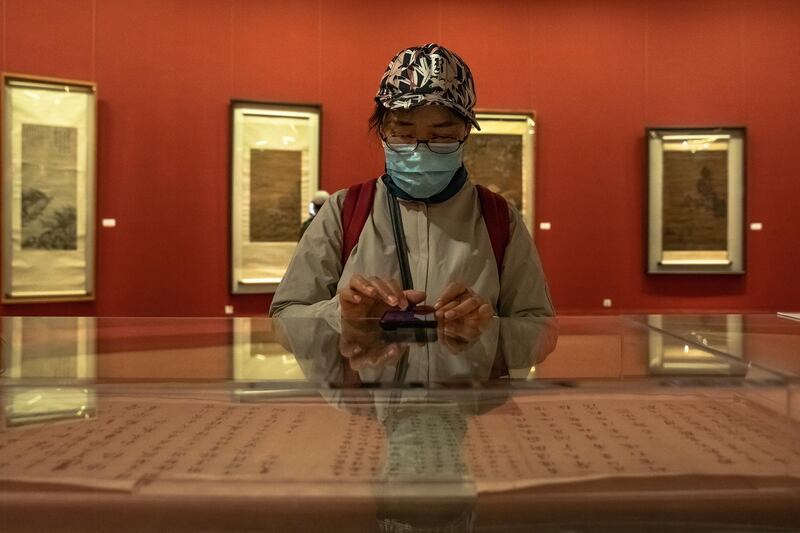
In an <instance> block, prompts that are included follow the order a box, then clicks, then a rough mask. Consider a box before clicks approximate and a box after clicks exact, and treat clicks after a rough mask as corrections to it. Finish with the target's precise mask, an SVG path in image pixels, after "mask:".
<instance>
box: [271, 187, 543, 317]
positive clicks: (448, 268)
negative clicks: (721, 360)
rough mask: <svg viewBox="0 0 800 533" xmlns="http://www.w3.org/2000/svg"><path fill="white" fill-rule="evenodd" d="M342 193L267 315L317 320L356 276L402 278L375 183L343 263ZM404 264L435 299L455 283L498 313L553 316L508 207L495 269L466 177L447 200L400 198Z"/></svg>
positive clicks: (532, 253) (310, 233) (528, 245)
mask: <svg viewBox="0 0 800 533" xmlns="http://www.w3.org/2000/svg"><path fill="white" fill-rule="evenodd" d="M346 192H347V191H346V190H341V191H339V192H337V193H335V194H334V195H333V196H331V197H330V199H329V200H328V201H327V202H325V205H324V206H323V207H322V209H321V210H320V212H319V213H318V214H317V216H316V217H315V218H314V221H313V223H312V224H311V226H309V228H308V230H307V231H306V232H305V234H304V235H303V237H302V239H301V240H300V242H299V243H298V245H297V250H296V251H295V254H294V257H293V258H292V260H291V262H290V263H289V268H288V269H287V270H286V275H285V276H284V277H283V280H282V281H281V283H280V285H279V286H278V290H277V291H276V292H275V296H274V298H273V300H272V306H271V308H270V316H281V317H309V316H311V317H316V316H331V315H338V314H339V297H338V292H339V289H341V288H344V287H346V286H347V284H348V283H349V280H350V277H351V276H352V275H353V274H355V273H359V274H362V275H364V276H378V277H381V278H387V279H394V280H396V281H397V282H398V284H401V283H400V268H399V266H398V264H397V254H396V251H395V243H394V237H393V235H392V223H391V219H390V217H389V208H388V191H387V189H386V186H385V185H384V183H383V182H382V181H381V180H378V183H377V190H376V191H375V202H374V204H373V208H372V213H371V214H370V216H369V218H368V219H367V222H366V224H365V225H364V229H363V230H362V232H361V236H360V238H359V241H358V244H357V245H356V246H355V248H354V249H353V251H352V253H351V254H350V258H349V260H348V261H347V263H346V264H345V265H344V269H343V268H342V264H341V259H340V256H341V252H340V250H341V247H342V222H341V217H342V215H341V213H342V205H343V203H344V198H345V195H346ZM400 211H401V214H402V219H403V227H404V230H405V237H406V242H407V245H408V250H409V265H410V268H411V276H412V279H413V281H414V288H415V289H416V290H420V291H424V292H425V293H426V294H427V299H426V303H429V304H432V303H434V302H435V301H436V299H437V298H438V297H439V295H440V294H441V293H442V291H443V290H444V288H445V287H446V286H447V285H448V284H449V283H450V282H454V281H460V282H461V283H463V284H464V285H465V286H467V287H469V288H471V289H472V290H473V291H475V292H476V293H477V294H480V295H481V296H482V297H483V298H485V299H486V301H488V302H490V303H491V304H492V305H493V306H494V308H495V310H496V311H497V314H498V315H499V316H554V315H555V310H554V308H553V304H552V303H551V301H550V295H549V292H548V289H547V281H546V280H545V276H544V272H543V271H542V265H541V262H540V260H539V254H538V253H537V251H536V248H535V246H534V244H533V239H531V236H530V233H528V229H527V228H526V227H525V224H524V223H523V221H522V216H521V215H520V213H519V212H518V211H517V210H516V209H515V208H513V207H511V206H509V215H510V217H509V218H510V219H511V222H510V230H511V231H510V240H509V243H508V247H507V248H506V255H505V259H504V263H503V272H502V274H501V275H500V276H498V274H497V266H496V262H495V258H494V254H493V252H492V245H491V241H490V239H489V232H488V231H487V229H486V224H485V223H484V221H483V217H482V216H481V212H480V204H479V199H478V191H477V190H476V188H475V186H474V185H473V184H472V183H471V182H469V181H467V182H466V183H465V184H464V186H463V187H462V188H461V190H459V191H458V193H456V194H455V196H453V197H452V198H450V199H449V200H446V201H444V202H442V203H439V204H429V205H426V204H425V203H422V202H410V201H404V200H400Z"/></svg>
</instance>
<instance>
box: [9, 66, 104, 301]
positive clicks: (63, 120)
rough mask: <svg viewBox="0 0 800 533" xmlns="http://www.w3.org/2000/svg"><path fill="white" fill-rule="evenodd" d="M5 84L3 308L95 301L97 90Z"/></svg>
mask: <svg viewBox="0 0 800 533" xmlns="http://www.w3.org/2000/svg"><path fill="white" fill-rule="evenodd" d="M0 78H2V84H0V85H1V86H2V87H1V88H0V109H2V119H0V143H1V144H2V181H3V197H2V198H3V201H2V206H3V207H2V211H3V225H2V228H3V248H2V250H3V251H2V262H3V264H2V277H3V281H2V285H3V295H2V299H3V303H24V302H52V301H83V300H93V299H94V278H95V190H96V152H97V148H96V144H97V131H96V130H97V86H96V85H95V84H94V83H92V82H86V81H75V80H64V79H58V78H43V77H37V76H28V75H22V74H11V73H3V74H2V76H0Z"/></svg>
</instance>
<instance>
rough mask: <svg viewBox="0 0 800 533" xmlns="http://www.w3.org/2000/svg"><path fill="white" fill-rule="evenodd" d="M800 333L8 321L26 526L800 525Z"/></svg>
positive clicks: (9, 498)
mask: <svg viewBox="0 0 800 533" xmlns="http://www.w3.org/2000/svg"><path fill="white" fill-rule="evenodd" d="M798 366H800V322H792V321H788V320H783V319H780V318H777V317H774V316H766V315H763V316H761V315H744V316H742V315H727V316H725V315H715V316H711V315H707V316H689V315H650V316H623V317H618V316H606V317H562V318H559V319H533V318H525V319H523V318H502V319H492V320H490V321H488V322H486V323H483V324H451V325H449V326H447V327H443V328H439V329H398V330H385V329H382V328H381V327H380V324H379V323H378V321H375V320H359V321H341V320H339V319H338V318H337V319H283V320H282V319H272V320H270V319H266V318H264V319H262V318H224V319H223V318H208V319H202V318H169V319H167V318H159V319H156V318H86V317H59V318H51V317H48V318H44V317H5V318H3V319H2V362H1V365H0V368H1V369H2V370H1V371H2V377H0V388H2V390H0V397H1V398H2V416H3V424H2V429H0V490H1V491H2V495H1V496H0V517H2V518H0V524H2V526H3V530H4V531H43V530H53V529H56V528H58V529H59V530H65V531H71V530H75V531H77V530H87V529H90V530H93V531H97V530H102V531H105V530H109V531H111V530H113V531H144V530H148V531H149V530H168V531H222V530H225V531H264V530H267V531H294V530H297V531H482V530H483V531H527V530H530V529H531V528H534V527H535V529H536V530H537V531H563V530H565V529H568V530H571V531H597V530H613V531H641V530H643V529H644V530H658V531H688V530H698V529H699V530H703V531H745V530H747V531H754V530H755V531H762V530H763V531H783V530H786V531H792V530H796V529H797V527H798V526H800V511H798V509H800V429H799V428H800V426H798V421H799V420H798V418H799V415H798V412H800V400H798V381H797V378H796V376H797V372H798Z"/></svg>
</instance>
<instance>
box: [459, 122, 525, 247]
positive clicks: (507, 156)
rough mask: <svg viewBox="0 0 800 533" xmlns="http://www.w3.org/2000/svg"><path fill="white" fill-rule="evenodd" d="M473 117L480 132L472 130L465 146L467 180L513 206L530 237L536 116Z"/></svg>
mask: <svg viewBox="0 0 800 533" xmlns="http://www.w3.org/2000/svg"><path fill="white" fill-rule="evenodd" d="M476 116H477V119H478V123H480V125H481V130H480V131H478V130H476V129H474V128H473V130H472V132H471V133H470V136H469V138H468V139H467V142H466V143H464V165H465V166H466V168H467V171H468V172H469V177H470V180H472V181H473V182H474V183H478V184H480V185H483V186H485V187H487V188H488V189H490V190H492V191H493V192H496V193H498V194H500V195H502V196H503V197H504V198H505V199H506V200H507V201H508V202H510V203H511V204H512V205H514V207H516V208H517V209H518V210H519V211H520V212H521V213H522V218H523V220H524V221H525V225H526V226H527V227H528V231H530V232H531V234H532V233H533V220H534V217H533V205H534V153H535V146H536V118H535V115H534V114H533V113H520V112H490V111H478V112H477V113H476Z"/></svg>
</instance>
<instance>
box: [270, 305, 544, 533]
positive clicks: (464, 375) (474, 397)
mask: <svg viewBox="0 0 800 533" xmlns="http://www.w3.org/2000/svg"><path fill="white" fill-rule="evenodd" d="M274 324H275V331H276V333H277V335H278V339H279V341H280V342H281V344H283V346H284V347H285V348H286V349H287V350H289V351H291V352H292V353H293V354H294V356H295V358H296V360H297V362H298V363H299V365H300V367H301V368H302V370H303V372H304V374H305V376H306V379H307V380H309V381H311V382H313V383H316V384H319V385H329V384H330V385H331V387H330V388H322V389H321V391H320V392H321V393H322V394H323V395H324V396H325V397H326V399H327V400H328V401H329V402H331V403H332V404H333V405H335V406H336V407H338V408H340V409H344V410H347V411H350V412H355V413H359V414H360V415H361V416H367V417H369V418H370V419H377V420H378V421H380V423H381V425H382V427H383V431H384V434H385V438H386V440H385V443H371V444H374V445H376V446H379V447H380V448H382V449H384V450H385V460H384V463H383V468H382V470H381V472H380V474H378V476H379V477H378V478H377V479H374V480H373V481H372V483H374V484H375V488H376V498H377V500H378V502H377V505H378V510H377V519H378V523H379V526H380V528H381V530H382V531H425V532H433V531H442V532H445V531H448V532H449V531H453V532H455V531H458V532H466V531H472V527H473V524H474V521H475V513H474V511H473V508H474V504H475V497H476V493H475V485H474V482H475V479H474V475H473V473H472V472H470V468H469V465H468V464H467V463H466V462H465V461H464V454H463V443H464V439H465V437H466V435H467V429H468V426H469V420H470V418H471V417H473V416H478V415H481V414H483V413H486V412H488V411H490V410H492V409H494V408H495V407H498V406H499V405H502V404H503V403H505V402H506V400H507V399H508V391H507V390H505V389H497V388H494V389H487V390H484V389H480V388H478V389H475V388H473V387H469V388H465V387H464V384H466V383H472V384H474V383H475V382H476V381H479V382H484V381H493V380H497V379H504V378H507V377H509V375H510V374H511V373H513V371H514V370H516V369H519V370H523V371H524V372H523V374H525V375H527V373H528V370H529V369H530V368H531V366H532V365H534V364H537V363H539V362H541V361H542V360H543V359H544V358H545V357H547V355H548V354H549V353H550V351H552V350H553V349H554V348H555V343H556V336H557V328H556V324H555V319H552V318H518V319H503V320H497V319H494V320H489V321H488V325H487V326H486V327H485V328H484V329H483V330H482V331H481V332H480V333H479V334H477V335H475V334H474V332H469V333H468V334H463V337H465V338H467V339H469V340H465V341H464V342H461V343H459V342H457V341H456V340H455V337H452V336H444V335H440V336H439V338H438V339H437V340H436V341H432V342H429V343H427V344H424V345H420V344H408V343H404V342H398V341H397V339H394V338H392V337H391V336H388V337H387V335H386V333H385V332H383V331H382V330H381V329H380V327H379V326H378V322H377V321H376V320H371V321H364V320H362V321H354V323H352V324H350V323H348V321H343V322H342V324H341V325H342V332H341V333H339V332H337V331H336V330H335V329H334V328H333V327H332V325H330V324H329V323H328V322H327V321H326V320H324V319H316V320H308V319H282V318H278V319H275V321H274ZM455 327H456V328H458V326H455ZM465 327H468V326H465ZM354 328H355V329H354ZM389 346H394V347H395V348H396V352H397V354H398V356H397V357H386V355H387V354H389V353H392V352H389V351H388V350H387V347H389ZM340 352H341V353H340ZM401 366H404V367H405V370H404V371H403V372H398V369H399V368H400V367H401ZM408 383H411V384H414V385H417V386H418V385H431V384H436V385H437V388H436V389H435V390H431V389H427V388H418V387H413V388H407V387H406V384H408ZM362 384H370V385H371V386H370V388H368V389H367V390H366V391H363V390H362V391H358V390H354V389H356V388H357V387H360V386H361V385H362ZM377 385H380V386H377ZM450 386H455V388H454V389H453V390H449V387H450ZM351 395H352V396H351ZM367 398H369V400H368V401H366V400H367Z"/></svg>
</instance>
